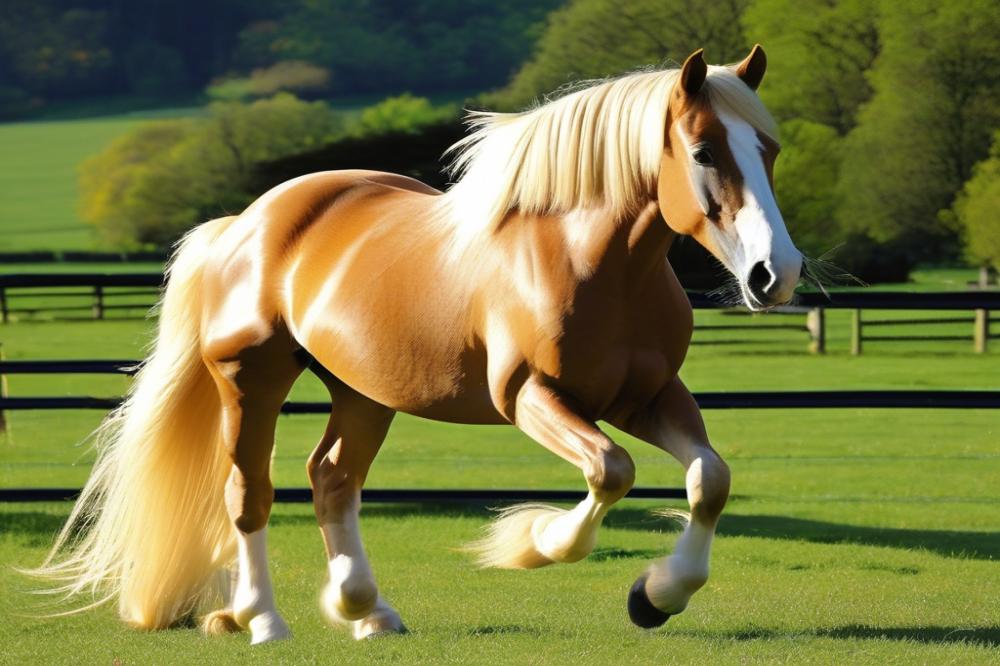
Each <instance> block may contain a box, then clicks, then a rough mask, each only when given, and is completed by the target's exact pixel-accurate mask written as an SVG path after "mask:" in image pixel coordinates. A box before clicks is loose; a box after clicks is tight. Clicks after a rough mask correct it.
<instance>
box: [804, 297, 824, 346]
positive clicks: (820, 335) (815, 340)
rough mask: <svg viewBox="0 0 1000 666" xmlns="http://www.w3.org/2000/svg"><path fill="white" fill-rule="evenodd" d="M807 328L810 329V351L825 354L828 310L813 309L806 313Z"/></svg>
mask: <svg viewBox="0 0 1000 666" xmlns="http://www.w3.org/2000/svg"><path fill="white" fill-rule="evenodd" d="M806 328H807V329H809V351H810V352H812V353H813V354H825V353H826V310H824V309H823V308H813V309H812V310H810V311H809V312H808V313H806Z"/></svg>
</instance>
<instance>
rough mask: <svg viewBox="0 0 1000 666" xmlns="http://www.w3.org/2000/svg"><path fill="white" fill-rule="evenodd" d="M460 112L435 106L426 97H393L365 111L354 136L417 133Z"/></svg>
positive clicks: (406, 95) (408, 95) (446, 107)
mask: <svg viewBox="0 0 1000 666" xmlns="http://www.w3.org/2000/svg"><path fill="white" fill-rule="evenodd" d="M456 115H457V109H455V108H453V107H449V106H439V107H435V106H433V105H432V104H431V103H430V101H429V100H428V99H427V98H425V97H414V96H413V95H410V94H405V95H399V96H398V97H389V98H387V99H385V100H383V101H381V102H379V103H378V104H375V105H374V106H370V107H368V108H366V109H365V110H363V111H362V112H361V117H360V118H359V119H358V123H357V125H356V126H355V130H354V133H355V134H360V135H371V134H388V133H390V132H405V133H408V134H416V133H418V132H419V131H420V129H421V128H422V127H425V126H427V125H433V124H434V123H439V122H442V121H445V120H447V119H448V118H453V117H455V116H456Z"/></svg>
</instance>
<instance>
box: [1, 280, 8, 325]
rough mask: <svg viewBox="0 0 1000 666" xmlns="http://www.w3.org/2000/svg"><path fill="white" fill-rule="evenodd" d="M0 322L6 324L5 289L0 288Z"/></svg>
mask: <svg viewBox="0 0 1000 666" xmlns="http://www.w3.org/2000/svg"><path fill="white" fill-rule="evenodd" d="M0 321H2V322H3V323H4V324H6V323H7V287H0Z"/></svg>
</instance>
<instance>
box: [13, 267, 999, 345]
mask: <svg viewBox="0 0 1000 666" xmlns="http://www.w3.org/2000/svg"><path fill="white" fill-rule="evenodd" d="M162 285H163V275H162V274H160V273H63V274H51V273H13V274H7V275H0V321H2V322H3V323H6V322H8V321H9V320H10V315H11V314H15V313H37V312H41V311H56V312H59V311H73V310H77V311H79V310H88V309H89V310H90V311H91V312H92V313H93V317H94V318H95V319H103V318H104V316H105V314H106V313H107V312H108V311H110V310H148V309H149V308H150V307H152V306H153V302H152V301H153V300H154V299H153V298H151V299H150V302H148V303H137V302H134V301H133V302H127V303H120V302H115V303H109V302H108V299H111V298H119V297H124V296H128V297H135V296H140V295H143V294H149V295H150V296H151V297H152V296H155V295H156V294H157V293H158V291H159V289H160V287H162ZM63 288H86V289H89V291H85V292H65V291H58V292H53V291H45V290H46V289H48V290H51V289H63ZM137 290H138V291H137ZM68 296H87V297H89V298H90V299H91V300H90V301H89V302H88V303H86V304H83V305H68V306H67V305H52V306H42V305H35V306H34V307H12V305H11V299H15V298H16V299H20V298H24V297H34V298H38V297H45V298H48V297H53V298H54V297H62V298H65V297H68ZM688 297H689V299H690V300H691V304H692V306H693V307H695V308H699V309H720V308H728V307H729V304H727V303H724V302H720V301H719V300H717V299H715V298H712V297H711V296H708V295H706V294H703V293H699V292H688ZM828 309H847V310H852V311H853V313H852V317H851V351H852V353H854V354H861V353H862V350H863V348H864V342H865V341H866V340H867V341H903V340H917V341H931V340H971V341H972V342H973V347H974V349H975V351H977V352H985V351H986V349H987V346H988V344H989V340H991V339H993V338H996V337H998V336H994V335H992V333H991V331H990V325H991V323H996V322H998V321H1000V319H991V318H990V311H991V310H993V311H998V310H1000V291H986V290H980V291H961V292H937V293H915V292H895V291H870V290H866V291H851V292H835V293H833V294H832V295H831V296H830V297H827V296H826V295H824V294H819V293H807V294H800V295H798V296H797V297H796V301H795V304H794V305H792V306H785V307H781V308H777V309H775V310H774V312H775V313H779V314H786V315H805V316H806V321H805V324H798V323H787V322H769V323H766V324H760V323H755V324H709V325H701V326H698V330H699V331H735V330H743V331H753V330H762V331H773V330H792V331H802V332H805V333H808V335H809V349H810V351H812V352H815V353H824V352H825V351H826V316H825V311H826V310H828ZM866 309H868V310H871V309H875V310H947V311H956V310H965V311H974V316H972V317H935V318H928V319H925V320H924V319H879V320H872V319H863V317H862V311H863V310H866ZM727 313H733V314H744V313H742V312H739V311H733V310H727ZM970 323H971V324H972V334H971V335H958V334H955V335H943V334H935V335H911V336H900V335H893V336H889V335H871V334H868V335H866V334H865V331H866V329H868V330H870V329H871V328H873V327H881V326H903V325H921V324H970ZM751 341H752V340H749V339H742V338H741V339H738V340H730V339H715V338H711V339H698V340H696V341H695V342H696V343H697V344H706V345H711V344H737V343H739V344H742V343H744V342H751Z"/></svg>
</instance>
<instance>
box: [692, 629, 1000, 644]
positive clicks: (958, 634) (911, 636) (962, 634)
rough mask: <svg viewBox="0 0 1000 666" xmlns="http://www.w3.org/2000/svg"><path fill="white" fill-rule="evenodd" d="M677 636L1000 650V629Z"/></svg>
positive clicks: (747, 631) (751, 631)
mask: <svg viewBox="0 0 1000 666" xmlns="http://www.w3.org/2000/svg"><path fill="white" fill-rule="evenodd" d="M678 633H679V634H683V635H688V636H692V637H700V638H705V637H711V638H721V639H725V640H731V641H754V640H768V639H780V638H789V637H800V636H813V637H816V638H836V639H848V640H849V639H860V640H884V641H913V642H916V643H928V644H931V643H934V644H952V643H966V644H975V645H980V646H982V647H986V648H990V649H995V648H997V647H1000V627H972V628H969V627H871V626H864V625H860V624H848V625H844V626H842V627H828V628H821V629H813V630H806V631H802V632H789V631H782V630H775V629H764V628H752V629H745V630H742V631H727V632H708V636H706V632H701V631H698V632H692V631H683V632H678Z"/></svg>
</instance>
